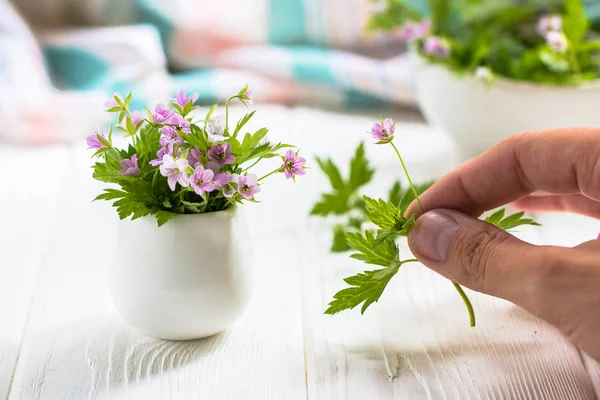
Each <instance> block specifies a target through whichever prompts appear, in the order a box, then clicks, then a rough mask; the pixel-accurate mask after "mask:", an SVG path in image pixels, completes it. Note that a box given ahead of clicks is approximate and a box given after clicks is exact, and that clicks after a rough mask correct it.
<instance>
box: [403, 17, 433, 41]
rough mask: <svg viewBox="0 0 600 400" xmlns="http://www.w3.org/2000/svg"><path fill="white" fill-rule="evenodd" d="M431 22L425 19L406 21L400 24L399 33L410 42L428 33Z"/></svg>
mask: <svg viewBox="0 0 600 400" xmlns="http://www.w3.org/2000/svg"><path fill="white" fill-rule="evenodd" d="M430 27H431V23H430V22H429V21H428V20H426V21H423V22H420V23H416V22H408V23H406V24H404V25H403V26H402V30H401V31H400V35H401V36H402V39H404V40H406V41H409V42H412V41H413V40H417V39H421V38H423V37H425V36H427V35H428V34H429V28H430Z"/></svg>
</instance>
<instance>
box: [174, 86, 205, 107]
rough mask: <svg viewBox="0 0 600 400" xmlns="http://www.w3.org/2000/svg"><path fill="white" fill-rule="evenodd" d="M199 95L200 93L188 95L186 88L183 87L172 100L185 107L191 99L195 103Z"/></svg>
mask: <svg viewBox="0 0 600 400" xmlns="http://www.w3.org/2000/svg"><path fill="white" fill-rule="evenodd" d="M198 96H199V95H198V93H192V95H191V96H189V97H188V95H187V94H186V93H185V90H183V89H181V90H180V91H179V93H177V96H175V98H174V99H171V101H172V102H173V103H176V104H179V106H180V107H181V108H184V107H185V106H186V105H187V103H188V102H189V101H191V102H192V104H194V103H195V102H196V100H198Z"/></svg>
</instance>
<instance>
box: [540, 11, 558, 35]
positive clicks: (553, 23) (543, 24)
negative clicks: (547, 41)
mask: <svg viewBox="0 0 600 400" xmlns="http://www.w3.org/2000/svg"><path fill="white" fill-rule="evenodd" d="M561 30H562V17H561V16H560V15H549V14H546V15H542V16H541V17H540V19H539V21H538V24H537V32H538V33H539V34H540V35H541V36H546V35H547V34H548V32H552V31H554V32H560V31H561Z"/></svg>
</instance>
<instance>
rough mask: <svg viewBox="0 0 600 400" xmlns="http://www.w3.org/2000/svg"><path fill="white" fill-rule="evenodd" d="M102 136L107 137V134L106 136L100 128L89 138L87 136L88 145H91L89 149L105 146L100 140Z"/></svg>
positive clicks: (98, 148)
mask: <svg viewBox="0 0 600 400" xmlns="http://www.w3.org/2000/svg"><path fill="white" fill-rule="evenodd" d="M100 136H101V137H102V138H103V139H106V136H104V133H102V131H100V129H98V130H96V132H94V134H93V135H90V136H88V137H87V138H85V141H86V142H87V145H88V146H89V147H88V149H96V150H100V149H101V148H103V147H104V145H103V144H102V143H101V142H100V139H99V137H100Z"/></svg>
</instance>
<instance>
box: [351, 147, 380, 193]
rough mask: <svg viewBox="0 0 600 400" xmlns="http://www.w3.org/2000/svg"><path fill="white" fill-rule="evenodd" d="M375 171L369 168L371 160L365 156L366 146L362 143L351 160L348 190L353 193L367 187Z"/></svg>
mask: <svg viewBox="0 0 600 400" xmlns="http://www.w3.org/2000/svg"><path fill="white" fill-rule="evenodd" d="M374 173H375V170H374V169H373V168H371V167H370V166H369V160H368V159H367V157H366V156H365V144H364V142H362V143H361V144H360V145H359V146H358V147H357V148H356V152H355V153H354V157H352V159H351V160H350V179H349V180H348V182H347V185H346V188H347V190H348V191H349V192H353V191H355V190H356V189H358V188H360V187H361V186H364V185H366V184H367V183H369V182H370V181H371V179H372V178H373V174H374Z"/></svg>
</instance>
